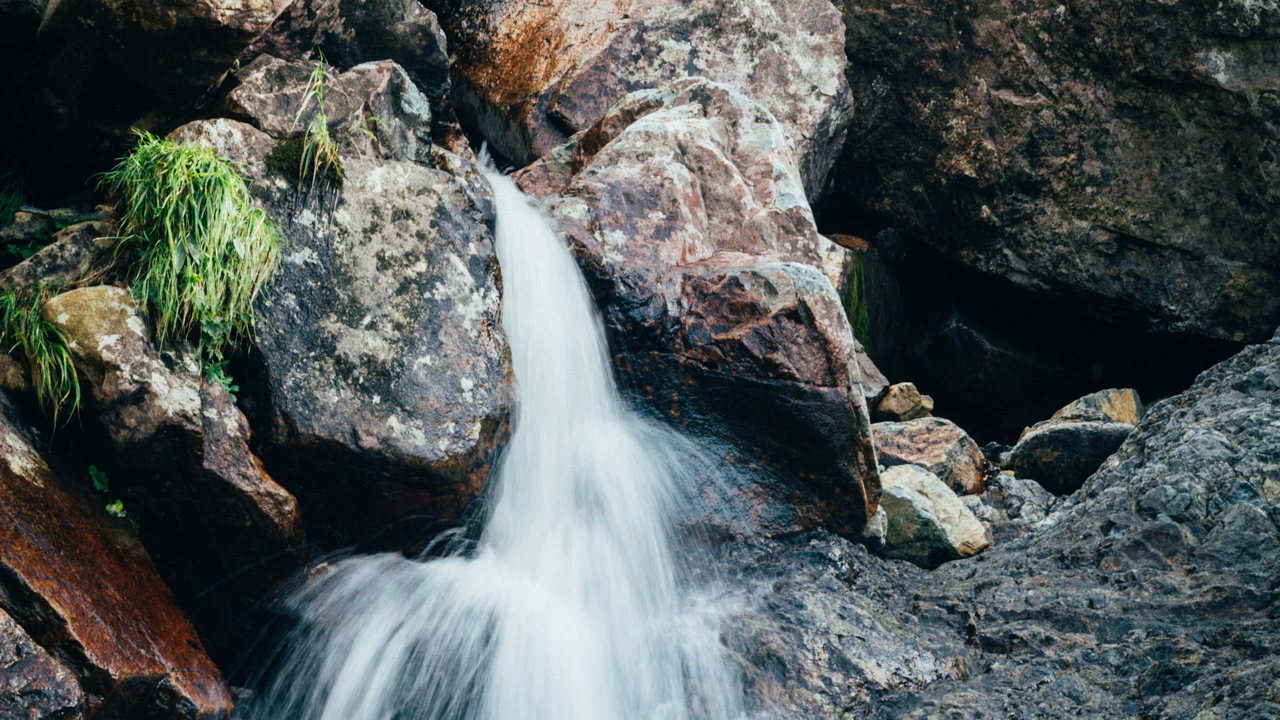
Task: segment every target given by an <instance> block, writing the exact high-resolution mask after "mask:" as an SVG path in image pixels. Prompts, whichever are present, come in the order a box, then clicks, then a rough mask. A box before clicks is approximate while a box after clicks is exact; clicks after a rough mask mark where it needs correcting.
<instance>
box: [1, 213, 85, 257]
mask: <svg viewBox="0 0 1280 720" xmlns="http://www.w3.org/2000/svg"><path fill="white" fill-rule="evenodd" d="M81 220H82V218H81V217H80V216H79V215H54V216H53V217H52V218H51V219H50V220H49V222H47V223H45V224H44V227H42V228H40V229H39V230H37V231H35V233H34V234H33V235H32V239H31V240H28V241H26V242H24V243H9V244H8V249H9V254H10V255H13V256H14V257H17V258H19V260H20V261H21V260H26V259H27V258H29V257H31V256H32V255H35V254H36V253H38V252H40V251H41V250H43V249H44V248H45V247H46V246H48V245H49V243H50V242H52V241H53V238H54V236H55V235H57V234H58V233H60V232H62V231H63V230H66V229H67V228H69V227H71V226H72V225H75V224H76V223H78V222H80V221H81Z"/></svg>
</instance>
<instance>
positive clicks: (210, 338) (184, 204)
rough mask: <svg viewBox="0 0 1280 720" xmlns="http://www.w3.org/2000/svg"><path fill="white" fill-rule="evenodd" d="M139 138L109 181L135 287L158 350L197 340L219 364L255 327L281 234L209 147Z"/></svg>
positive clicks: (209, 361)
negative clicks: (256, 306)
mask: <svg viewBox="0 0 1280 720" xmlns="http://www.w3.org/2000/svg"><path fill="white" fill-rule="evenodd" d="M137 135H138V144H137V147H136V148H134V150H133V152H131V153H130V154H129V155H127V156H125V157H124V158H123V159H121V160H120V162H119V163H118V164H117V165H116V166H115V168H113V169H112V170H110V171H109V172H107V173H104V174H103V176H102V184H103V185H105V186H106V187H108V188H109V189H111V190H112V191H115V192H117V193H119V194H120V204H121V207H122V213H121V231H122V236H123V238H122V239H123V243H124V244H125V245H126V246H130V247H133V248H134V249H136V251H137V253H138V261H137V263H136V264H135V266H134V268H133V269H132V271H131V275H132V279H131V283H130V285H131V287H132V289H133V292H134V294H135V295H136V296H137V297H138V298H140V299H142V300H144V301H145V302H146V303H147V304H148V307H149V308H150V310H151V314H152V317H153V324H154V326H155V332H156V337H157V340H158V341H159V342H160V343H162V344H163V343H166V342H169V341H171V340H173V339H175V338H177V337H191V336H198V338H199V343H200V349H201V358H202V362H204V363H205V365H206V367H207V366H209V365H215V364H217V363H220V362H222V360H223V352H224V348H225V347H226V346H227V345H229V344H231V343H233V342H235V341H236V340H237V339H239V338H241V337H243V336H244V335H245V334H246V333H247V332H248V331H249V329H250V328H251V327H252V326H253V324H254V323H255V321H256V315H255V313H254V310H253V303H254V300H255V299H256V298H257V296H258V293H259V292H261V290H262V288H263V287H265V286H266V284H267V282H268V281H269V280H270V279H271V276H272V274H273V273H274V271H275V268H276V266H277V264H278V263H279V258H280V244H281V238H280V234H279V232H278V230H277V229H276V227H275V225H274V224H273V223H272V222H271V221H270V220H269V219H268V218H267V216H266V214H265V213H264V212H263V211H262V210H259V209H257V208H254V207H253V206H252V204H251V201H250V196H249V190H248V188H247V187H246V186H245V181H244V179H243V178H242V177H241V176H240V174H239V172H238V168H237V166H236V165H235V164H233V163H232V162H230V161H228V160H225V159H223V158H220V157H218V156H217V155H215V154H214V153H213V151H212V150H210V149H208V148H202V147H197V146H194V145H178V144H177V143H174V142H171V141H169V140H165V139H162V138H158V137H156V136H154V135H151V134H150V133H146V132H142V131H137Z"/></svg>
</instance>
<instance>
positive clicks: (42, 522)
mask: <svg viewBox="0 0 1280 720" xmlns="http://www.w3.org/2000/svg"><path fill="white" fill-rule="evenodd" d="M0 426H2V427H0V430H2V432H0V457H3V458H4V462H3V463H0V611H3V612H4V613H7V615H8V616H9V617H11V618H12V619H13V620H14V621H16V622H17V624H18V625H20V626H21V627H22V629H23V630H24V631H25V633H26V634H27V635H29V636H30V638H31V640H33V641H34V642H35V643H36V644H38V645H39V646H40V647H41V648H43V649H44V651H45V652H46V653H47V654H48V656H50V657H51V658H52V660H53V661H56V664H53V663H49V662H45V661H44V660H42V659H41V658H40V657H39V655H38V654H35V653H34V651H32V653H31V654H28V650H27V649H26V646H24V645H23V640H22V638H21V637H20V636H18V635H16V634H15V633H14V631H13V630H12V629H11V628H10V629H8V630H0V635H6V636H7V637H9V638H14V642H16V643H17V645H16V646H15V645H9V647H10V648H13V647H16V648H17V649H18V651H19V653H21V654H20V655H19V656H17V657H14V660H13V661H10V662H6V663H4V664H5V665H7V666H8V667H6V668H5V671H4V672H3V673H0V676H3V678H4V680H3V681H0V682H3V683H8V682H11V681H14V680H18V681H21V678H22V677H30V678H32V680H33V682H39V683H40V686H39V687H42V688H44V689H45V691H44V692H43V693H42V696H41V697H31V698H30V699H31V700H32V701H34V702H36V703H37V707H36V708H33V707H26V708H24V709H23V713H22V714H15V715H8V714H6V717H31V716H32V715H30V714H28V713H30V712H31V711H32V710H34V709H38V706H39V704H41V703H52V704H54V705H58V706H61V707H66V708H74V707H76V706H77V704H78V702H79V700H78V698H79V690H78V689H76V688H75V687H74V683H73V682H70V681H68V680H67V679H66V677H65V676H64V675H63V674H62V673H61V672H60V670H59V668H58V667H57V665H61V666H63V667H65V668H67V669H70V670H71V671H72V672H74V673H75V675H76V679H77V680H78V682H79V684H80V687H81V688H83V691H84V692H85V694H86V697H85V701H86V702H87V703H88V706H89V708H91V709H92V710H91V712H92V714H93V716H94V717H121V718H125V717H128V718H133V717H141V718H164V719H165V720H168V719H171V718H172V719H178V718H182V719H184V720H194V719H195V718H210V719H212V718H223V717H226V716H227V715H228V714H229V713H230V711H231V698H230V696H229V695H228V693H227V689H226V687H225V686H224V685H223V682H222V677H221V675H220V674H219V673H218V669H217V667H215V666H214V664H213V662H212V661H211V660H210V659H209V657H208V656H207V655H206V654H205V652H204V649H203V647H202V646H201V643H200V640H199V638H198V637H196V632H195V629H194V628H193V627H192V626H191V623H190V621H188V620H187V618H186V616H185V615H183V614H182V612H181V611H180V610H179V609H178V608H177V606H176V605H175V604H174V601H173V595H172V594H171V593H170V591H169V589H168V588H167V587H165V584H164V583H163V582H161V581H160V578H159V576H157V575H156V572H155V570H154V568H153V566H152V565H151V561H150V559H149V558H148V557H147V554H146V552H145V551H144V550H143V549H142V547H141V546H140V545H139V544H138V542H137V540H136V539H135V538H134V537H133V535H132V534H131V532H130V531H129V530H128V529H126V527H127V525H126V524H125V523H123V522H121V521H116V520H114V519H113V518H111V517H110V516H108V515H107V513H106V511H105V510H103V509H101V508H102V503H103V502H104V501H103V500H102V499H101V496H98V499H96V500H90V499H89V497H88V496H87V495H86V494H85V491H84V490H83V489H82V488H81V487H77V485H76V484H74V483H72V482H70V481H69V480H68V479H67V478H66V477H65V476H64V475H63V474H62V473H60V472H59V473H55V471H54V470H52V469H51V468H50V466H49V464H48V463H47V461H46V459H45V458H44V457H43V456H42V454H41V452H40V451H39V450H38V449H37V448H38V447H40V446H42V445H43V444H44V443H43V442H41V441H37V440H36V439H35V438H33V437H31V435H30V433H29V432H28V431H27V429H26V423H25V422H23V421H22V419H21V418H20V417H18V416H17V414H16V413H15V411H14V409H13V408H12V406H10V405H9V403H8V401H7V400H5V399H3V398H0ZM86 484H87V481H86ZM0 647H4V642H2V641H0ZM5 652H6V650H0V655H4V653H5ZM24 668H25V669H24ZM18 672H22V673H31V674H29V675H15V674H11V673H18ZM19 701H20V702H25V701H24V700H19ZM8 702H10V698H8V697H0V707H4V705H5V703H8ZM36 717H39V716H38V715H37V716H36ZM55 717H58V716H55ZM61 717H75V715H74V714H73V713H68V714H67V715H64V716H61Z"/></svg>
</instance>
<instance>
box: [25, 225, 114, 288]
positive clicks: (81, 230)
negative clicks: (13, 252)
mask: <svg viewBox="0 0 1280 720" xmlns="http://www.w3.org/2000/svg"><path fill="white" fill-rule="evenodd" d="M111 229H112V227H111V224H110V223H107V222H101V221H96V222H85V223H77V224H75V225H72V226H71V227H68V228H65V229H63V230H60V231H59V232H58V234H56V235H54V236H53V239H52V240H51V241H50V242H49V245H47V246H46V247H45V248H44V249H42V250H40V251H39V252H37V253H36V254H35V255H32V256H31V257H29V258H27V259H26V260H23V261H22V262H20V263H18V264H17V265H14V266H13V267H11V268H9V269H8V270H5V271H3V272H0V286H6V287H16V286H25V285H35V284H37V283H41V282H44V283H48V284H49V285H51V286H52V287H58V288H62V287H67V286H69V285H73V284H75V283H76V282H79V281H80V280H82V279H84V277H85V276H86V275H87V274H88V273H89V271H90V270H91V269H92V268H93V267H94V265H95V264H97V262H98V261H99V260H101V259H102V258H103V257H105V256H106V253H107V252H108V251H110V250H111V248H113V247H114V246H115V244H116V238H115V237H112V232H111Z"/></svg>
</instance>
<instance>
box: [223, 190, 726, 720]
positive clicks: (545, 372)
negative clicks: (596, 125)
mask: <svg viewBox="0 0 1280 720" xmlns="http://www.w3.org/2000/svg"><path fill="white" fill-rule="evenodd" d="M488 177H489V182H490V185H491V186H492V188H493V194H494V200H495V205H496V208H497V232H496V241H497V252H498V258H499V262H500V263H501V267H502V272H503V327H504V329H505V330H506V334H507V338H508V340H509V342H510V346H511V353H512V361H513V363H514V367H515V374H516V380H517V383H518V386H519V391H520V392H519V397H520V402H519V404H518V407H517V409H516V412H515V416H514V433H513V435H512V437H511V440H510V443H509V444H508V447H507V448H506V450H505V452H504V454H503V457H502V460H501V463H500V465H499V467H498V468H497V470H496V472H495V474H494V476H493V477H492V478H491V479H490V483H491V488H490V496H489V500H488V503H489V504H488V513H489V515H488V517H487V519H486V522H485V525H484V530H483V533H482V534H481V536H480V538H479V541H478V542H477V543H476V545H475V547H474V548H473V549H472V550H471V551H470V552H468V553H467V554H466V555H465V556H457V557H449V558H443V559H435V560H431V561H425V562H423V561H412V560H406V559H404V558H402V557H400V556H397V555H379V556H363V557H355V558H350V559H347V560H344V561H342V562H341V563H338V564H337V565H336V568H335V570H334V571H333V572H331V573H330V574H329V575H327V576H326V577H324V578H323V579H322V580H319V581H317V582H314V583H313V584H312V586H311V587H310V588H308V589H305V590H302V591H299V592H298V594H297V595H296V596H295V598H294V599H293V600H292V601H291V606H290V609H291V612H292V613H293V614H294V615H295V616H296V618H295V619H296V621H297V624H296V627H295V629H294V630H292V631H291V633H290V635H289V637H288V638H287V639H286V641H285V642H284V644H283V645H282V646H281V648H280V649H279V650H278V651H277V654H276V655H275V656H274V659H273V661H272V662H271V663H269V665H270V667H269V669H268V673H269V674H268V675H267V676H266V677H265V678H264V679H263V680H262V681H261V684H260V687H259V689H258V690H257V693H256V697H255V698H254V700H253V701H252V703H251V704H250V706H249V707H248V709H247V711H246V712H245V716H246V717H247V718H251V719H252V720H281V719H284V718H307V719H308V720H310V719H312V718H315V719H317V720H418V719H422V720H427V719H428V718H429V719H432V720H446V719H447V720H453V719H458V720H462V719H466V720H683V719H685V718H699V719H701V718H708V719H710V720H732V719H733V718H737V717H739V716H740V715H741V710H740V696H741V688H740V687H739V684H740V683H739V680H738V677H737V675H736V674H735V673H734V672H733V671H731V669H730V667H729V664H728V662H727V660H726V658H725V655H724V650H723V648H722V647H721V646H720V644H719V641H718V629H717V626H716V613H715V612H714V611H709V610H708V609H707V607H706V604H705V603H700V602H698V599H697V597H696V595H695V593H694V591H693V590H692V589H690V588H688V587H687V586H686V585H685V584H684V583H682V582H681V581H680V580H679V574H678V573H677V570H676V566H675V562H674V559H673V551H672V538H671V525H672V522H673V514H674V513H675V511H676V507H675V505H676V502H675V498H676V490H677V486H678V485H679V484H680V483H681V482H683V481H684V480H686V478H684V476H683V475H682V473H685V472H687V470H686V466H687V465H688V463H687V462H685V460H686V459H687V458H684V457H682V455H683V453H682V452H681V451H680V450H678V449H677V445H676V444H673V443H671V442H668V438H667V436H666V435H665V434H664V432H663V431H661V430H658V429H656V428H653V427H652V426H650V425H648V424H646V423H645V422H643V421H642V420H640V419H639V418H638V417H636V416H634V415H633V414H632V413H631V412H630V411H629V410H628V409H627V408H626V407H625V406H624V405H623V403H622V402H621V400H620V399H619V397H618V393H617V389H616V388H615V387H614V383H613V376H612V373H611V370H610V366H609V358H608V353H607V348H606V345H605V341H604V335H603V332H602V330H601V327H600V321H599V318H598V315H597V313H596V311H595V307H594V304H593V302H592V300H591V296H590V294H589V293H588V290H587V287H586V284H585V282H584V281H583V279H582V276H581V274H580V273H579V271H578V267H577V265H576V264H575V263H574V261H573V258H572V257H571V256H570V254H569V252H568V249H567V248H566V247H565V246H564V243H563V242H562V241H561V240H560V238H558V237H557V236H556V234H555V232H554V231H552V229H551V228H550V226H549V225H548V224H547V222H546V220H545V219H544V218H543V217H542V216H541V214H540V213H538V212H537V210H535V209H534V208H532V207H531V206H530V205H529V203H528V201H527V200H526V198H525V197H524V196H523V195H521V193H520V191H519V190H518V189H517V188H516V187H515V185H514V184H513V183H512V182H511V181H510V180H509V179H507V178H505V177H502V176H501V175H498V174H497V173H493V172H490V173H488Z"/></svg>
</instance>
